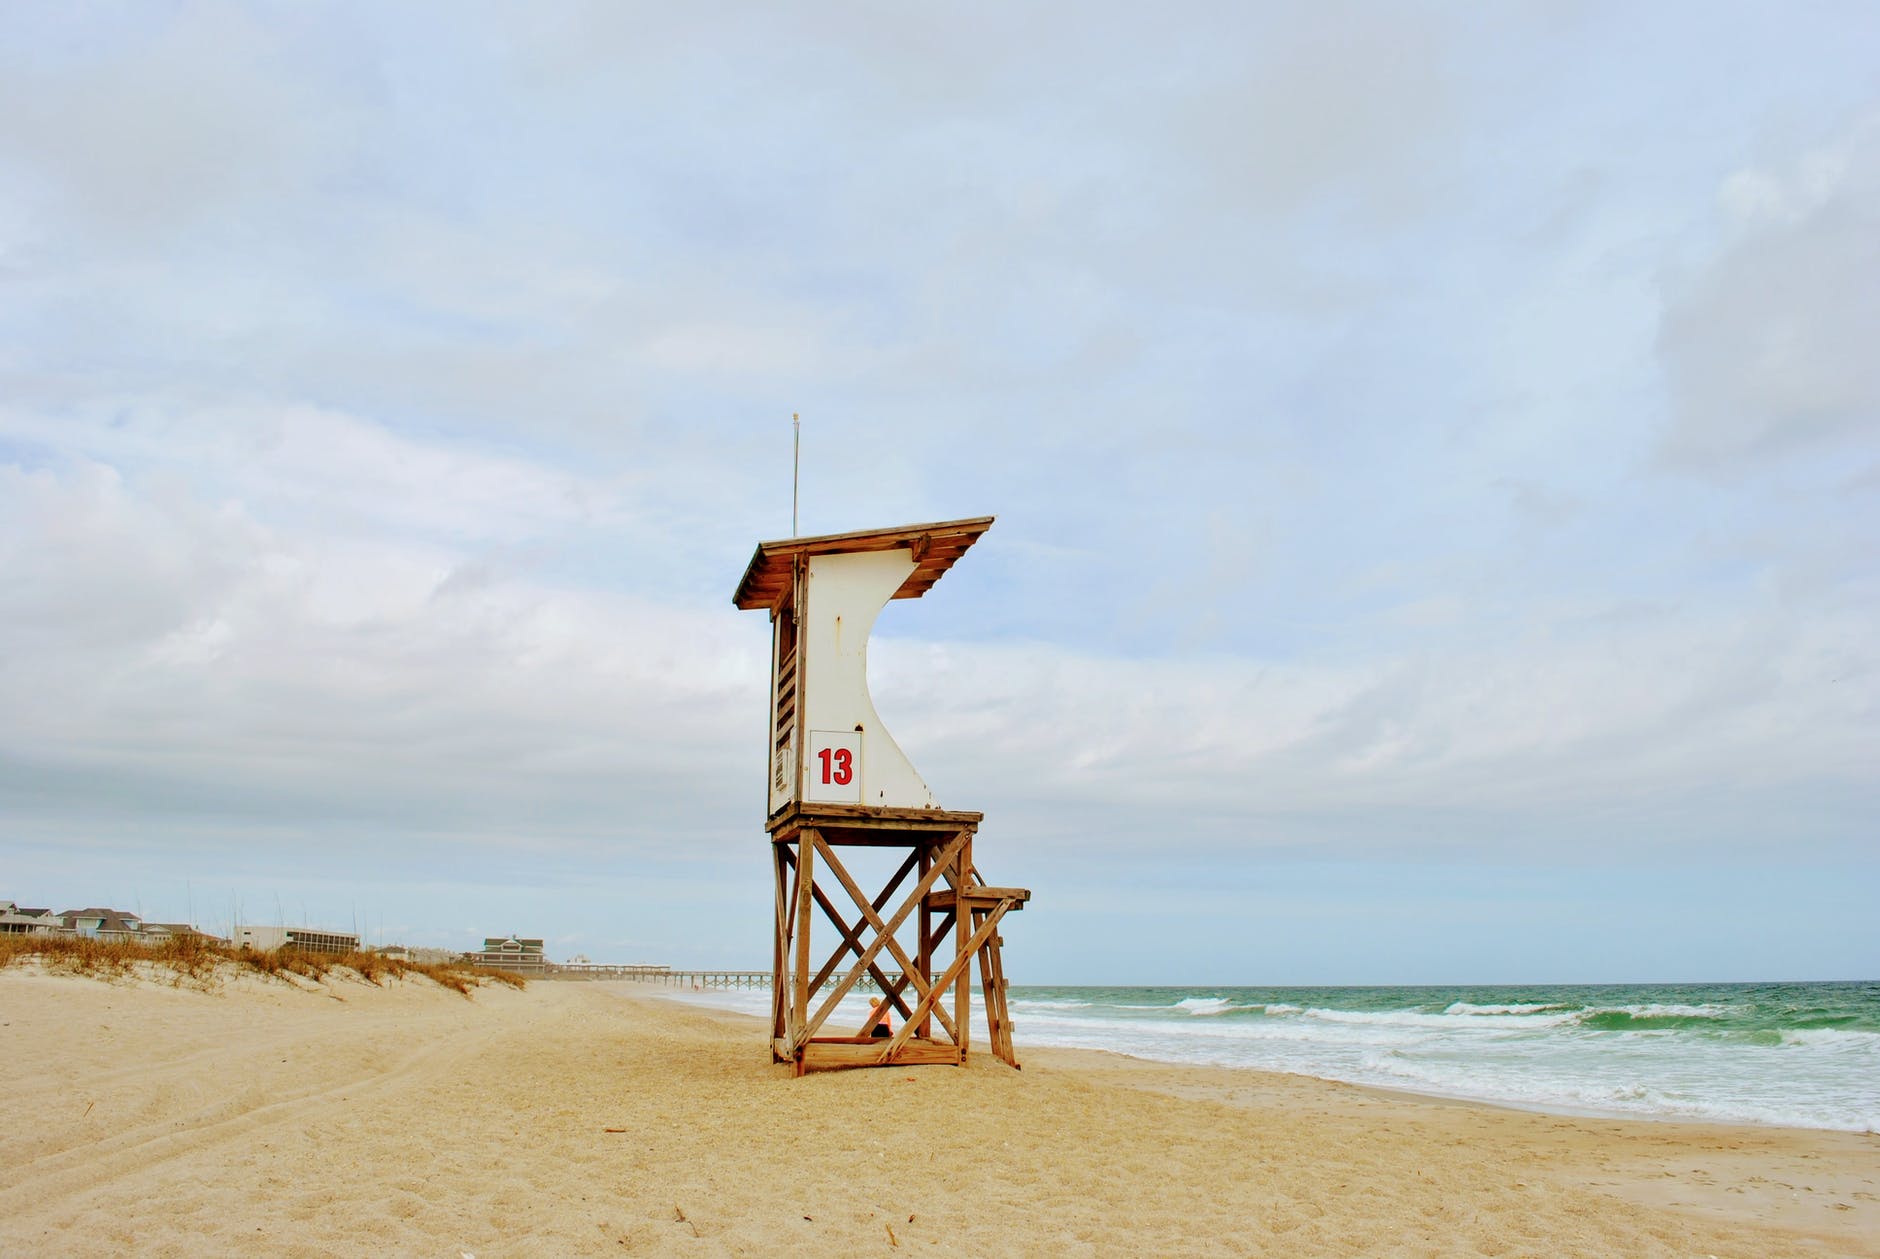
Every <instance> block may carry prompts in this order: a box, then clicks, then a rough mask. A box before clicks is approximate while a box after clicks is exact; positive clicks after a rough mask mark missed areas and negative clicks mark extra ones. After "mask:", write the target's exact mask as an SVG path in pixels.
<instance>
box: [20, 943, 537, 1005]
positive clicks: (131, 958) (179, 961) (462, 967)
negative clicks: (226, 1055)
mask: <svg viewBox="0 0 1880 1259" xmlns="http://www.w3.org/2000/svg"><path fill="white" fill-rule="evenodd" d="M28 959H38V962H39V964H40V965H42V966H44V967H45V968H46V969H47V970H49V971H53V972H55V973H59V974H68V975H89V976H92V977H94V978H98V979H119V978H125V977H128V976H130V975H133V974H138V973H142V972H144V971H146V970H148V971H153V972H155V973H156V974H158V975H162V974H165V973H167V974H169V975H170V976H172V977H173V978H174V980H175V981H176V982H177V983H179V984H181V983H193V984H196V985H198V986H207V985H208V984H209V983H210V981H212V980H213V979H214V978H216V976H217V975H218V973H219V972H221V971H222V970H223V968H224V967H233V968H236V969H237V970H243V971H250V972H253V973H255V974H259V975H262V976H265V977H267V978H269V979H276V980H281V981H282V982H288V983H291V982H292V981H293V978H295V977H297V978H300V979H307V980H312V981H313V982H315V983H323V982H325V980H326V978H327V976H328V975H329V974H330V973H331V972H334V971H342V972H350V973H351V974H354V975H357V976H358V977H359V978H361V979H363V980H365V981H366V982H367V983H370V984H375V985H380V986H382V985H383V984H384V983H385V981H386V980H388V979H400V980H402V979H404V978H405V977H406V976H408V975H418V976H421V977H422V978H425V979H428V980H430V981H431V982H432V983H434V984H437V985H438V986H439V987H441V988H448V989H450V990H451V991H452V992H456V993H461V994H462V995H463V996H466V997H468V996H469V995H470V990H471V989H472V988H476V987H480V986H482V985H483V984H485V983H497V984H508V985H509V986H511V987H513V988H521V987H523V986H524V984H525V982H526V981H525V980H524V979H523V977H522V976H520V975H516V974H512V973H511V972H509V971H504V970H494V969H489V968H486V967H481V966H474V965H472V964H470V963H469V962H406V961H401V960H399V959H397V958H390V957H385V956H383V955H381V954H378V953H303V952H300V951H299V950H297V949H291V948H289V949H276V950H273V951H271V952H267V953H260V952H256V951H255V950H253V949H237V948H233V947H231V946H229V945H226V944H222V943H220V942H219V941H215V940H210V939H206V938H204V937H202V936H170V937H168V938H167V939H163V940H156V941H151V942H144V941H140V940H96V939H90V938H87V937H85V936H68V935H4V936H0V968H5V967H7V966H11V965H13V964H14V963H16V962H24V961H26V960H28Z"/></svg>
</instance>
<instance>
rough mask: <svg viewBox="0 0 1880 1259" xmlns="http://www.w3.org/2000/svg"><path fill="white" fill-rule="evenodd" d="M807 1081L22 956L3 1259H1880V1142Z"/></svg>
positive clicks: (1147, 1073) (629, 1048)
mask: <svg viewBox="0 0 1880 1259" xmlns="http://www.w3.org/2000/svg"><path fill="white" fill-rule="evenodd" d="M1018 1040H1019V1044H1018V1048H1019V1051H1020V1054H1021V1055H1022V1056H1023V1059H1024V1061H1025V1069H1024V1070H1023V1071H1022V1072H1014V1071H1011V1070H1009V1069H1007V1068H1005V1067H1004V1066H1002V1065H1000V1064H998V1063H996V1062H993V1061H991V1060H990V1059H989V1058H981V1057H979V1056H977V1055H976V1056H975V1058H974V1060H973V1062H972V1064H971V1065H970V1066H969V1067H967V1068H965V1069H960V1068H953V1067H925V1068H912V1069H896V1070H886V1071H850V1072H840V1073H832V1074H822V1075H813V1076H810V1077H807V1078H805V1079H802V1080H793V1079H792V1078H791V1077H790V1072H789V1070H788V1069H787V1068H785V1067H778V1066H772V1065H771V1064H770V1062H769V1059H768V1051H767V1048H766V1045H765V1041H764V1038H763V1032H762V1029H761V1027H760V1026H759V1025H758V1024H757V1023H756V1022H755V1021H754V1020H750V1019H748V1018H745V1017H742V1016H738V1015H732V1014H725V1013H720V1012H717V1011H710V1010H702V1009H697V1008H692V1007H688V1006H684V1005H681V1004H678V1003H674V1002H672V1001H669V1000H665V999H663V998H661V997H660V996H659V995H658V990H657V989H653V988H646V987H639V986H636V985H632V984H613V983H579V982H537V983H534V984H531V985H530V986H529V988H528V989H527V990H526V991H522V992H517V991H513V990H508V989H490V988H486V989H482V990H479V991H478V992H477V993H476V994H475V996H474V998H473V999H465V998H463V997H460V996H457V995H455V994H453V993H449V992H445V991H442V990H440V989H438V988H436V987H434V986H432V985H430V984H429V983H428V982H425V981H419V980H405V981H401V982H396V983H392V984H390V985H388V986H387V987H385V988H375V987H373V986H371V985H368V984H365V983H363V982H331V983H327V984H325V985H308V986H305V987H301V988H293V987H289V986H287V985H285V984H282V983H279V982H271V981H266V980H262V979H259V978H252V977H251V978H234V979H230V980H228V981H226V982H224V983H223V984H221V985H220V986H219V988H218V989H217V990H215V991H208V992H205V991H197V990H192V989H189V988H177V987H171V986H166V985H164V984H160V983H154V982H150V981H128V982H118V983H105V982H101V981H98V980H94V979H88V978H78V977H69V976H48V975H44V974H40V973H37V972H34V971H32V970H29V969H23V968H14V969H10V970H9V971H7V972H5V973H0V1113H4V1114H5V1115H6V1117H7V1125H8V1140H7V1155H6V1159H5V1162H4V1171H3V1172H0V1254H5V1255H38V1254H54V1253H64V1252H70V1251H73V1250H77V1249H81V1248H82V1249H85V1250H90V1251H100V1250H101V1251H104V1252H106V1253H119V1254H139V1255H202V1254H231V1255H232V1254H244V1255H246V1254H267V1255H287V1256H293V1255H365V1254H400V1255H443V1256H449V1257H450V1259H459V1257H460V1256H463V1255H472V1256H476V1259H492V1257H494V1256H502V1255H567V1254H591V1255H600V1254H688V1255H689V1254H698V1255H777V1254H837V1253H841V1254H882V1255H888V1254H901V1253H923V1252H924V1253H943V1254H965V1255H1034V1254H1035V1255H1047V1254H1048V1255H1080V1254H1081V1255H1138V1254H1143V1255H1185V1254H1194V1255H1200V1254H1207V1255H1220V1254H1249V1255H1288V1256H1291V1255H1478V1254H1479V1255H1658V1254H1663V1255H1699V1256H1702V1255H1716V1256H1775V1255H1880V1137H1875V1136H1872V1135H1865V1136H1863V1135H1855V1134H1847V1133H1832V1132H1815V1131H1799V1130H1790V1129H1776V1128H1751V1127H1727V1126H1708V1125H1691V1124H1673V1123H1654V1122H1643V1121H1616V1120H1598V1119H1578V1118H1566V1117H1557V1116H1551V1115H1539V1114H1529V1113H1524V1112H1517V1111H1505V1110H1497V1109H1494V1108H1490V1107H1483V1106H1476V1105H1465V1104H1458V1103H1449V1102H1441V1101H1432V1100H1428V1099H1422V1098H1415V1097H1406V1096H1399V1095H1393V1094H1387V1093H1381V1092H1377V1091H1372V1090H1364V1089H1358V1088H1354V1087H1349V1086H1345V1085H1337V1084H1329V1083H1324V1082H1320V1081H1315V1080H1308V1079H1303V1078H1298V1077H1290V1076H1279V1075H1266V1074H1260V1073H1255V1072H1242V1071H1227V1070H1216V1069H1200V1068H1175V1067H1167V1066H1161V1065H1156V1064H1151V1063H1145V1062H1140V1061H1136V1060H1132V1059H1126V1058H1121V1057H1117V1056H1113V1055H1107V1054H1100V1053H1091V1052H1083V1051H1065V1050H1059V1051H1043V1050H1036V1049H1030V1050H1028V1049H1027V1047H1026V1045H1025V1043H1024V1030H1023V1028H1022V1027H1021V1028H1020V1029H1019V1037H1018Z"/></svg>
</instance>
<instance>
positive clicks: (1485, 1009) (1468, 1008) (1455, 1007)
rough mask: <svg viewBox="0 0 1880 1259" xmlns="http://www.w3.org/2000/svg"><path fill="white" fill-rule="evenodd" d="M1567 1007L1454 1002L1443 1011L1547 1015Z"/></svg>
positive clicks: (1449, 1012) (1452, 1012)
mask: <svg viewBox="0 0 1880 1259" xmlns="http://www.w3.org/2000/svg"><path fill="white" fill-rule="evenodd" d="M1566 1008H1567V1007H1566V1006H1564V1005H1560V1004H1558V1003H1555V1004H1533V1005H1475V1004H1473V1003H1472V1002H1468V1001H1452V1002H1450V1003H1449V1005H1448V1007H1447V1008H1446V1009H1445V1010H1444V1011H1443V1013H1444V1014H1545V1013H1547V1012H1549V1011H1551V1010H1564V1009H1566Z"/></svg>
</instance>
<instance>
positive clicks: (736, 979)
mask: <svg viewBox="0 0 1880 1259" xmlns="http://www.w3.org/2000/svg"><path fill="white" fill-rule="evenodd" d="M884 974H886V976H887V978H888V982H889V983H890V984H896V983H898V982H899V981H900V978H901V974H900V972H899V971H886V972H884ZM548 976H549V978H551V979H632V980H636V981H638V982H641V983H654V984H666V985H668V986H669V987H677V988H691V989H699V990H703V989H706V988H768V987H770V972H769V971H767V970H674V969H673V968H672V967H670V966H612V965H608V964H606V963H601V962H576V963H573V964H571V965H551V966H550V967H549V968H548ZM833 983H834V980H830V981H829V982H828V983H825V984H824V985H823V987H825V988H828V987H830V986H832V985H833ZM857 987H861V988H867V989H870V990H873V989H874V987H875V982H874V979H873V978H872V977H870V976H863V977H862V980H861V982H860V983H859V984H858V985H857Z"/></svg>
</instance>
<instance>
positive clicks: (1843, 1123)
mask: <svg viewBox="0 0 1880 1259" xmlns="http://www.w3.org/2000/svg"><path fill="white" fill-rule="evenodd" d="M1010 997H1011V1011H1012V1021H1013V1024H1014V1027H1015V1033H1014V1039H1015V1040H1016V1041H1017V1044H1018V1050H1019V1054H1020V1056H1021V1057H1022V1056H1023V1054H1024V1052H1025V1049H1026V1047H1027V1046H1062V1047H1069V1048H1081V1049H1107V1050H1110V1051H1112V1052H1115V1053H1124V1054H1131V1055H1134V1056H1136V1057H1139V1058H1149V1059H1155V1060H1159V1061H1163V1062H1181V1063H1202V1064H1208V1065H1214V1066H1226V1067H1248V1068H1254V1069H1258V1070H1263V1071H1285V1072H1292V1073H1295V1074H1299V1075H1310V1076H1318V1077H1320V1078H1322V1079H1329V1080H1346V1081H1350V1082H1352V1083H1355V1084H1370V1085H1378V1086H1382V1087H1385V1088H1394V1089H1403V1090H1407V1091H1410V1092H1416V1093H1425V1094H1431V1095H1435V1096H1441V1097H1459V1098H1469V1099H1474V1100H1477V1101H1488V1102H1497V1103H1500V1104H1503V1105H1509V1106H1519V1107H1525V1108H1529V1109H1534V1110H1545V1111H1552V1112H1556V1113H1567V1114H1595V1115H1627V1116H1637V1117H1651V1118H1661V1119H1700V1120H1716V1121H1722V1122H1731V1123H1764V1124H1781V1125H1785V1126H1789V1127H1800V1128H1837V1129H1844V1130H1849V1131H1855V1132H1874V1131H1880V982H1867V983H1834V984H1628V985H1598V986H1586V985H1558V984H1529V985H1519V986H1500V987H1429V988H1235V987H1217V986H1200V987H1166V988H1102V987H1074V988H1060V987H1038V986H1030V987H1017V986H1014V987H1013V988H1012V989H1011V992H1010ZM700 999H701V1000H704V1001H706V1002H707V1003H709V1004H713V1005H723V1006H729V1007H731V1008H736V1009H748V1010H749V1012H751V1013H754V1014H762V1013H765V1012H767V1011H768V1008H769V1001H770V995H769V993H767V992H754V991H746V992H731V993H710V994H702V995H701V997H700ZM853 1004H854V1005H855V1009H854V1010H852V1011H846V1012H845V1013H844V1014H843V1015H842V1016H840V1017H841V1018H845V1019H850V1020H851V1021H855V1022H857V1023H858V1024H859V1021H860V1019H861V1017H862V1014H863V1011H864V1008H865V1003H863V1002H859V1001H856V1002H853ZM976 1017H977V1018H978V1019H981V1020H983V1017H984V1016H983V1014H979V1015H976ZM980 1026H982V1027H983V1026H984V1023H983V1021H982V1022H980Z"/></svg>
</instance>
